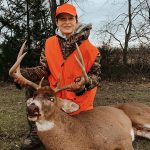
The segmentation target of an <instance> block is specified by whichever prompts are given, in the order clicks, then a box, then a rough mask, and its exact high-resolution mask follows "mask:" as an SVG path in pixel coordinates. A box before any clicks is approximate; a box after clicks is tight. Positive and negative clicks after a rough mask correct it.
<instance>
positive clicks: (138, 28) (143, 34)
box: [98, 0, 150, 65]
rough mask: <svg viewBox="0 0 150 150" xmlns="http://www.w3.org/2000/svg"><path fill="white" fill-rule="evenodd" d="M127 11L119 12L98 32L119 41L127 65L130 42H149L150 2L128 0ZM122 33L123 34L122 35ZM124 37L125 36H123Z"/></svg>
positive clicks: (106, 37) (145, 0) (124, 62)
mask: <svg viewBox="0 0 150 150" xmlns="http://www.w3.org/2000/svg"><path fill="white" fill-rule="evenodd" d="M127 4H128V11H127V13H122V14H119V15H118V16H117V17H116V18H115V19H114V20H112V21H110V22H108V23H107V24H105V25H104V26H103V29H101V30H99V31H98V34H101V35H104V36H105V39H108V38H109V40H110V39H111V40H112V39H113V40H115V41H117V42H118V43H119V45H120V47H121V49H122V51H123V64H124V65H127V54H128V48H129V44H130V42H132V43H133V42H137V41H138V42H142V40H143V41H144V42H145V43H148V42H149V38H150V37H149V35H150V34H149V33H150V24H149V22H150V19H149V18H150V7H149V6H150V4H149V2H148V1H147V0H142V1H141V0H134V1H133V0H132V1H131V0H128V1H127ZM120 34H123V36H122V35H120ZM122 37H123V38H122Z"/></svg>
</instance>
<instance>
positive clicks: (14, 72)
mask: <svg viewBox="0 0 150 150" xmlns="http://www.w3.org/2000/svg"><path fill="white" fill-rule="evenodd" d="M25 44H26V41H25V42H24V43H23V45H22V47H21V49H20V51H19V54H18V57H17V61H16V62H15V64H14V65H13V66H12V67H11V68H10V70H9V76H11V77H13V78H15V79H16V78H18V77H22V80H23V81H24V83H26V84H27V85H29V86H31V87H33V88H35V89H36V90H37V89H39V88H40V87H41V83H42V81H43V78H42V80H41V82H40V84H39V85H38V84H36V83H34V82H32V81H29V80H27V79H26V78H24V77H23V76H22V75H21V73H20V63H21V61H22V59H23V58H24V56H25V55H26V54H27V52H25V53H24V54H23V50H24V47H25Z"/></svg>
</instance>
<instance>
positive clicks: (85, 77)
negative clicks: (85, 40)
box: [74, 43, 89, 83]
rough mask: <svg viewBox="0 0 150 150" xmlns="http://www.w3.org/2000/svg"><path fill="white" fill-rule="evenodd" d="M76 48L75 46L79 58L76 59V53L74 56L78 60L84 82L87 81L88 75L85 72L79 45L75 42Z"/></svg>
mask: <svg viewBox="0 0 150 150" xmlns="http://www.w3.org/2000/svg"><path fill="white" fill-rule="evenodd" d="M76 48H77V52H78V55H79V58H80V60H79V59H78V57H77V56H76V55H75V56H74V57H75V59H76V61H77V62H78V64H79V66H80V68H81V70H82V74H83V77H84V79H85V83H87V82H88V81H89V77H88V75H87V73H86V70H85V64H84V60H83V57H82V54H81V51H80V49H79V46H78V44H77V43H76Z"/></svg>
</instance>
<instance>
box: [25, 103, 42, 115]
mask: <svg viewBox="0 0 150 150" xmlns="http://www.w3.org/2000/svg"><path fill="white" fill-rule="evenodd" d="M27 113H28V114H29V115H30V116H32V115H35V113H39V107H38V106H36V105H35V104H34V103H32V104H30V105H29V106H28V107H27Z"/></svg>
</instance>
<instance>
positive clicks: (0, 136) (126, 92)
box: [0, 81, 150, 150]
mask: <svg viewBox="0 0 150 150" xmlns="http://www.w3.org/2000/svg"><path fill="white" fill-rule="evenodd" d="M149 93H150V83H135V82H133V83H126V82H105V81H103V82H102V83H101V87H100V88H99V90H98V93H97V96H96V100H95V105H108V104H113V103H119V102H129V101H130V102H131V101H139V102H143V103H146V104H149V105H150V96H149ZM26 132H27V122H26V114H25V100H24V91H20V90H17V89H16V88H15V87H14V86H13V85H7V84H6V85H5V84H2V85H1V86H0V150H19V147H18V146H19V144H20V141H21V140H22V139H23V138H24V137H25V134H26ZM134 148H135V150H150V141H149V140H146V139H143V138H138V139H136V141H135V142H134ZM41 150H42V149H41Z"/></svg>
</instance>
